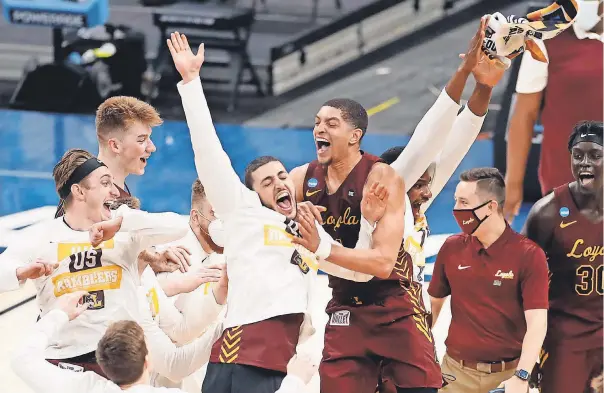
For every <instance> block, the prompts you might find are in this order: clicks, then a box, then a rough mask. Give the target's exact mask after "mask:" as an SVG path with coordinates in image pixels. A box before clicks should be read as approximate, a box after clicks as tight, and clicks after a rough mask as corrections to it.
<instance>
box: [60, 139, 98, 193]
mask: <svg viewBox="0 0 604 393" xmlns="http://www.w3.org/2000/svg"><path fill="white" fill-rule="evenodd" d="M93 157H94V156H93V155H92V154H90V153H89V152H87V151H86V150H83V149H70V150H68V151H67V152H66V153H65V154H63V157H61V160H60V161H59V162H58V163H57V165H55V167H54V169H53V170H52V176H53V177H54V179H55V189H56V190H57V194H58V193H59V190H60V189H61V187H63V186H64V185H65V183H67V180H69V177H70V176H71V175H72V174H73V171H75V169H76V168H77V167H79V166H80V165H82V164H83V163H84V162H86V161H87V160H88V159H90V158H93ZM59 196H60V195H59ZM68 199H69V197H68Z"/></svg>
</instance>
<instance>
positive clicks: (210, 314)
mask: <svg viewBox="0 0 604 393" xmlns="http://www.w3.org/2000/svg"><path fill="white" fill-rule="evenodd" d="M222 309H223V306H222V305H220V304H218V303H216V299H215V298H214V293H213V292H212V287H211V285H209V284H204V285H202V286H200V287H199V288H197V289H195V290H194V291H192V292H189V293H183V294H180V295H179V296H178V299H177V300H176V302H174V303H173V302H171V301H170V300H169V299H168V298H167V297H166V295H165V294H164V293H163V291H162V293H161V295H160V312H159V326H160V328H161V329H162V330H163V331H164V332H166V334H168V336H170V338H171V339H172V340H173V341H175V342H177V343H182V344H184V343H189V342H191V341H192V340H194V339H195V338H197V337H199V336H200V335H201V334H202V333H203V331H204V330H205V329H207V328H208V326H209V325H210V324H212V323H213V322H215V321H216V319H217V318H218V315H219V314H220V312H221V311H222Z"/></svg>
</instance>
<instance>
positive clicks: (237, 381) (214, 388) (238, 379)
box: [201, 363, 286, 393]
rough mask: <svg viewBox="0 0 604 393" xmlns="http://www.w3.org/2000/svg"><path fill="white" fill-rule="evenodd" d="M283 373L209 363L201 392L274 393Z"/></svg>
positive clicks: (242, 365) (240, 365)
mask: <svg viewBox="0 0 604 393" xmlns="http://www.w3.org/2000/svg"><path fill="white" fill-rule="evenodd" d="M285 375H286V374H285V373H282V372H281V371H275V370H267V369H265V368H259V367H254V366H247V365H245V364H228V363H209V364H208V369H207V371H206V376H205V378H204V380H203V386H202V388H201V391H202V392H210V393H275V392H276V391H277V390H279V388H280V387H281V382H283V379H284V378H285Z"/></svg>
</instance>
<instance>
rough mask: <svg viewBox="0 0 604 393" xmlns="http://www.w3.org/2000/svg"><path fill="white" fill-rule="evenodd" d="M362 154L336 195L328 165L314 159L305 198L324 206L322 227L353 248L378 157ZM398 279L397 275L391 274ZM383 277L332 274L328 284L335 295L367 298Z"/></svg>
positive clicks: (374, 292)
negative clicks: (328, 176)
mask: <svg viewBox="0 0 604 393" xmlns="http://www.w3.org/2000/svg"><path fill="white" fill-rule="evenodd" d="M361 153H362V154H363V157H362V158H361V160H360V161H359V162H358V163H357V165H356V166H355V167H354V168H353V169H352V171H351V172H350V173H349V174H348V177H346V179H345V180H344V182H343V183H342V185H341V186H340V188H338V190H337V191H335V192H334V193H333V194H329V193H328V191H327V185H326V182H325V174H326V171H327V168H326V167H324V166H322V165H321V164H319V162H318V161H313V162H311V163H310V164H309V165H308V170H307V171H306V176H305V178H304V189H303V192H304V200H306V201H310V202H312V203H313V204H315V205H320V206H324V207H325V208H326V209H327V211H325V212H324V213H323V228H324V229H325V231H326V232H327V233H329V234H330V235H331V237H333V238H334V239H335V240H337V241H338V242H340V243H341V244H342V245H343V246H345V247H348V248H354V247H355V246H356V244H357V240H358V239H359V230H360V227H361V200H362V199H363V187H364V186H365V182H366V181H367V176H368V175H369V172H370V171H371V168H372V167H373V164H375V163H376V162H379V161H380V158H379V157H376V156H373V155H371V154H367V153H363V152H361ZM392 278H393V280H398V277H394V276H393V277H392ZM380 281H383V280H379V279H375V278H374V279H373V280H371V281H370V282H368V283H357V282H354V281H349V280H344V279H340V278H337V277H333V276H329V286H330V287H331V288H332V289H333V297H334V298H350V297H355V296H356V297H366V296H372V295H376V290H377V289H378V288H376V285H378V283H379V282H380Z"/></svg>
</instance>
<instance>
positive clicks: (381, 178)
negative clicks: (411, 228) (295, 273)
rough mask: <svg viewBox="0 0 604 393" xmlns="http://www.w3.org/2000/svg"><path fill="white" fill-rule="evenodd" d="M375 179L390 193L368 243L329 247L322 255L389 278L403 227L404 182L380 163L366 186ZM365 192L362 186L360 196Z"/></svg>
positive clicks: (390, 169)
mask: <svg viewBox="0 0 604 393" xmlns="http://www.w3.org/2000/svg"><path fill="white" fill-rule="evenodd" d="M375 182H378V183H381V184H383V185H384V187H385V188H386V189H387V192H388V195H389V197H388V203H387V207H386V211H385V213H384V216H383V217H382V218H381V219H380V220H379V221H378V222H377V223H376V224H375V229H374V231H373V234H372V237H371V247H370V248H368V249H358V248H357V249H349V248H346V247H332V248H331V252H330V254H329V256H328V257H327V258H325V259H326V260H327V261H329V262H332V263H335V264H337V265H339V266H341V267H344V268H346V269H349V270H352V271H355V272H359V273H364V274H369V275H372V276H376V277H380V278H388V276H390V273H391V272H392V269H393V268H394V264H395V263H396V258H397V255H398V251H399V248H400V246H401V243H402V240H403V232H404V229H405V222H404V220H405V183H404V181H403V179H402V178H401V177H400V176H398V175H397V174H396V173H395V172H394V170H393V169H392V168H391V167H390V166H388V165H386V164H381V163H378V164H375V165H374V166H373V169H372V170H371V172H370V173H369V176H368V178H367V183H366V185H365V187H366V188H367V187H371V185H373V183H375ZM366 193H367V192H366V190H364V191H363V198H365V194H366ZM361 203H363V202H361Z"/></svg>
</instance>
